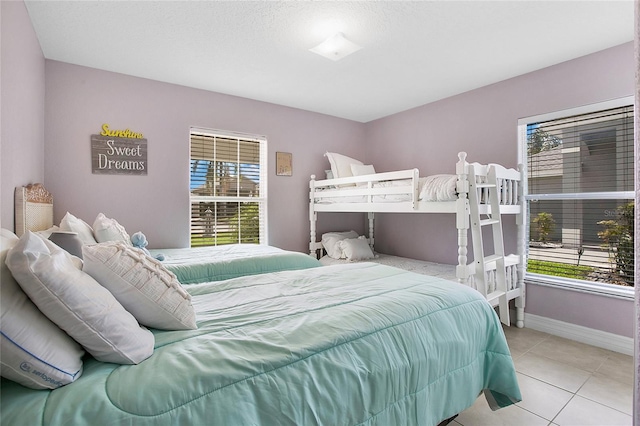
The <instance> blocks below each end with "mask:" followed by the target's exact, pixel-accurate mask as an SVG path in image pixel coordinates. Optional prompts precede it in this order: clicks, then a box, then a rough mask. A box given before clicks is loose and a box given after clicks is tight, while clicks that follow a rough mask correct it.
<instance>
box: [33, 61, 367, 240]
mask: <svg viewBox="0 0 640 426" xmlns="http://www.w3.org/2000/svg"><path fill="white" fill-rule="evenodd" d="M301 96H303V94H301ZM45 110H46V116H45V123H46V138H45V140H46V145H45V157H46V159H47V161H46V164H45V180H46V183H47V187H48V188H49V190H50V191H52V192H53V194H55V196H56V202H55V207H54V208H55V216H56V220H57V221H59V220H60V219H61V218H62V216H63V215H64V214H65V212H67V211H70V212H71V213H73V214H74V215H76V216H78V217H80V218H82V219H84V220H85V221H87V222H89V223H90V224H91V223H93V220H94V219H95V217H96V215H97V214H98V213H100V212H103V213H104V214H105V215H107V216H108V217H114V218H116V219H117V220H118V221H119V222H120V223H122V225H124V226H125V228H126V229H127V230H129V231H130V233H132V232H135V231H138V230H141V231H143V232H144V233H145V234H146V236H147V239H148V240H149V247H152V246H153V247H186V246H188V245H189V218H190V212H189V191H188V188H189V128H190V126H196V127H204V128H213V129H221V130H230V131H235V132H244V133H250V134H258V135H265V136H267V138H268V152H269V154H268V161H269V176H268V179H269V185H268V196H269V242H270V244H272V245H275V246H278V247H281V248H285V249H291V250H299V251H307V250H308V246H309V214H308V211H309V207H308V199H309V197H308V187H309V176H310V175H311V174H316V175H321V174H322V173H323V170H324V169H326V168H328V167H329V166H328V164H329V163H328V161H327V160H326V158H324V156H323V154H324V152H325V151H327V150H339V151H341V152H344V153H345V154H351V155H353V156H356V155H357V154H358V153H361V152H362V151H363V148H364V145H363V140H364V124H361V123H356V122H353V121H349V120H343V119H338V118H334V117H330V116H326V115H321V114H316V113H311V112H306V111H302V110H296V109H292V108H287V107H283V106H278V105H273V104H268V103H264V102H258V101H253V100H249V99H243V98H238V97H233V96H227V95H222V94H218V93H212V92H207V91H203V90H197V89H191V88H187V87H182V86H177V85H172V84H166V83H161V82H157V81H152V80H146V79H142V78H137V77H131V76H126V75H122V74H115V73H111V72H106V71H99V70H95V69H90V68H85V67H80V66H76V65H70V64H67V63H61V62H56V61H49V60H47V61H46V104H45ZM103 123H108V124H109V125H110V127H111V128H113V129H125V128H128V129H131V130H132V131H135V132H139V133H143V134H144V136H145V137H146V138H147V140H148V142H147V146H148V165H149V169H148V175H147V176H122V175H94V174H92V173H91V153H90V136H91V135H92V134H96V133H98V132H99V131H100V128H101V126H102V124H103ZM277 151H284V152H291V153H292V154H293V176H292V177H284V176H276V175H275V156H276V155H275V153H276V152H277ZM332 220H333V221H340V222H338V224H334V223H332V222H331V221H332ZM344 220H345V219H343V218H339V217H336V218H333V219H329V221H327V220H325V221H324V222H321V223H320V224H319V225H320V227H321V229H322V227H324V229H325V230H329V229H332V228H335V227H338V228H340V229H341V228H342V227H347V228H359V229H361V230H362V229H363V225H364V221H363V220H362V219H361V218H360V217H350V218H348V219H346V223H342V222H343V221H344Z"/></svg>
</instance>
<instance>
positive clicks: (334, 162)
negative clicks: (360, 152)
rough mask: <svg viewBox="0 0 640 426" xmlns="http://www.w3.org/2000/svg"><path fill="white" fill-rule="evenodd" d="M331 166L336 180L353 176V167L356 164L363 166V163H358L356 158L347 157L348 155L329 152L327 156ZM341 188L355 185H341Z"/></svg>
mask: <svg viewBox="0 0 640 426" xmlns="http://www.w3.org/2000/svg"><path fill="white" fill-rule="evenodd" d="M325 156H326V157H327V159H328V160H329V164H331V173H332V174H333V177H334V178H335V179H337V178H346V177H351V176H353V173H352V172H351V165H352V164H356V165H360V166H362V165H363V163H362V161H358V160H356V159H354V158H351V157H347V156H346V155H342V154H337V153H335V152H327V153H326V154H325ZM340 186H355V185H353V184H347V185H340Z"/></svg>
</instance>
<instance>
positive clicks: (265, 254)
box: [149, 244, 321, 284]
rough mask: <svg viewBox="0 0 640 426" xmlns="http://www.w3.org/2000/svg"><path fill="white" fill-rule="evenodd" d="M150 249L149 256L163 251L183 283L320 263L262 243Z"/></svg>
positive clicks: (303, 255) (302, 254) (311, 265)
mask: <svg viewBox="0 0 640 426" xmlns="http://www.w3.org/2000/svg"><path fill="white" fill-rule="evenodd" d="M149 252H150V253H151V254H152V255H158V254H163V255H164V257H165V259H164V260H163V261H162V264H163V265H164V266H165V267H166V268H167V269H168V270H170V271H171V272H173V273H174V274H176V276H177V277H178V281H180V282H181V283H182V284H195V283H202V282H205V281H221V280H227V279H230V278H236V277H240V276H244V275H255V274H262V273H265V272H276V271H286V270H295V269H306V268H314V267H317V266H321V265H320V263H319V262H318V260H316V259H315V258H313V257H311V256H309V255H308V254H305V253H300V252H294V251H289V250H283V249H280V248H277V247H273V246H268V245H264V244H228V245H221V246H212V247H194V248H177V249H153V250H149Z"/></svg>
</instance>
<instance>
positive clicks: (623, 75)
mask: <svg viewBox="0 0 640 426" xmlns="http://www.w3.org/2000/svg"><path fill="white" fill-rule="evenodd" d="M635 70H636V64H635V61H634V50H633V43H632V42H630V43H626V44H623V45H620V46H617V47H614V48H611V49H607V50H604V51H602V52H598V53H595V54H592V55H588V56H585V57H582V58H578V59H575V60H572V61H568V62H565V63H562V64H558V65H555V66H552V67H549V68H545V69H542V70H539V71H536V72H532V73H530V74H526V75H522V76H519V77H516V78H512V79H509V80H506V81H501V82H499V83H496V84H493V85H490V86H486V87H482V88H480V89H477V90H473V91H470V92H467V93H463V94H460V95H457V96H453V97H451V98H448V99H444V100H442V101H438V102H434V103H431V104H428V105H424V106H421V107H418V108H414V109H411V110H409V111H405V112H402V113H399V114H395V115H392V116H389V117H385V118H382V119H379V120H377V121H374V122H371V123H368V124H367V129H366V138H367V153H368V156H367V160H368V161H370V162H371V163H373V164H374V165H375V167H376V170H377V171H378V170H379V171H388V170H392V169H404V168H409V167H418V168H419V169H420V172H421V175H426V174H436V173H455V168H454V167H455V162H456V160H457V153H458V152H459V151H466V152H467V153H468V154H469V156H468V159H469V161H479V162H497V163H501V164H505V165H508V166H512V167H515V166H516V164H517V161H518V160H517V131H516V128H517V123H518V119H519V118H524V117H528V116H533V115H537V114H543V113H547V112H552V111H557V110H562V109H567V108H573V107H577V106H582V105H587V104H591V103H596V102H601V101H606V100H610V99H615V98H620V97H625V96H631V95H633V93H634V87H635ZM416 235H420V236H421V237H417V238H416ZM505 235H506V238H507V244H506V248H507V249H508V250H510V251H513V250H515V245H516V233H515V222H513V221H512V222H511V223H510V224H508V225H507V226H505ZM456 245H457V237H456V229H455V222H454V220H453V218H452V217H450V216H447V215H439V216H438V215H409V216H408V217H403V218H399V217H397V215H378V220H377V226H376V246H377V248H378V250H380V251H381V252H383V253H389V254H397V255H401V256H408V257H414V258H418V259H426V260H432V261H436V262H444V263H457V249H456ZM528 293H529V300H528V302H527V309H526V312H528V313H531V314H536V315H542V316H545V317H549V318H554V319H557V320H561V321H565V322H570V323H574V324H579V325H584V326H587V327H593V328H597V329H600V330H604V331H609V332H612V333H615V334H620V335H625V336H632V330H633V303H632V302H631V301H626V300H620V299H606V298H602V297H595V296H588V295H584V294H580V295H578V294H576V293H575V292H566V291H562V290H557V289H553V288H550V287H537V286H530V287H529V290H528ZM551 301H558V303H552V302H551ZM559 301H562V302H559ZM585 307H586V308H585Z"/></svg>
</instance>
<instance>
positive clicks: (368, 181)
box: [309, 152, 525, 328]
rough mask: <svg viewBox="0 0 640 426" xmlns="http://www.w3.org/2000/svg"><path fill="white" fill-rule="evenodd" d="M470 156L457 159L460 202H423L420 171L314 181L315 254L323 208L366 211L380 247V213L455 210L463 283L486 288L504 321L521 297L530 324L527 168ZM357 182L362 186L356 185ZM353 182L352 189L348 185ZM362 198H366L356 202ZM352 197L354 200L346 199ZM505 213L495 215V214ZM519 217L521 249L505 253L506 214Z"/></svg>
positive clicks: (520, 318)
mask: <svg viewBox="0 0 640 426" xmlns="http://www.w3.org/2000/svg"><path fill="white" fill-rule="evenodd" d="M466 157H467V154H466V153H465V152H460V153H459V154H458V162H457V163H456V175H457V181H456V193H457V198H456V200H455V201H419V200H418V194H419V186H418V184H419V182H418V181H419V172H418V169H409V170H403V171H397V172H387V173H377V174H373V175H366V176H354V177H348V178H338V179H325V180H316V179H315V175H312V176H311V180H310V182H309V188H310V193H309V200H310V203H309V220H310V237H311V239H310V243H309V251H310V254H311V255H312V256H315V257H319V256H320V255H321V253H322V248H323V247H322V243H321V242H318V241H317V235H316V221H317V215H318V213H322V212H342V213H344V212H363V213H367V214H368V215H367V217H368V222H369V235H368V240H369V245H370V246H371V248H372V249H373V246H374V233H373V231H374V214H375V213H454V214H455V215H456V228H457V231H458V232H457V233H458V265H457V266H456V276H457V278H458V281H459V282H460V283H462V284H466V285H469V286H471V287H473V288H475V289H476V290H478V291H480V292H481V293H482V294H483V295H484V296H485V297H486V298H487V300H488V301H489V302H490V303H491V304H492V305H493V306H497V307H498V308H499V314H500V319H501V321H502V322H503V323H504V324H506V325H510V315H509V301H510V300H515V307H516V325H517V327H519V328H521V327H523V326H524V306H525V286H524V258H525V256H524V250H525V248H524V207H523V196H522V194H523V191H522V185H523V182H524V179H523V171H522V170H523V168H522V166H519V170H515V169H507V168H505V167H503V166H500V165H497V164H489V165H482V164H478V163H468V162H467V161H466ZM381 181H398V182H394V185H393V186H388V187H376V186H375V184H376V183H378V182H381ZM353 184H360V185H358V186H355V187H354V186H353ZM344 185H348V186H349V187H348V188H344V187H343V186H344ZM381 195H386V196H398V195H406V196H407V197H406V198H407V201H398V202H389V201H383V202H379V201H377V200H376V199H375V197H376V196H381ZM355 196H359V199H361V201H357V200H356V201H354V199H353V197H355ZM343 197H345V198H344V200H345V201H344V202H339V201H338V202H322V201H323V199H327V198H331V199H333V201H335V199H338V200H339V199H340V198H343ZM346 197H349V198H346ZM496 211H497V212H499V214H492V213H493V212H496ZM504 214H511V215H516V225H517V232H518V245H517V253H515V254H509V255H507V254H505V252H504V243H503V234H502V219H501V217H502V215H504ZM483 226H490V227H491V228H492V231H493V232H492V237H493V253H490V254H485V248H484V245H483V241H482V229H481V228H482V227H483ZM469 228H471V231H472V241H473V254H474V256H473V257H474V261H473V262H470V263H469V262H468V257H467V253H468V250H467V245H468V230H469Z"/></svg>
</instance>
